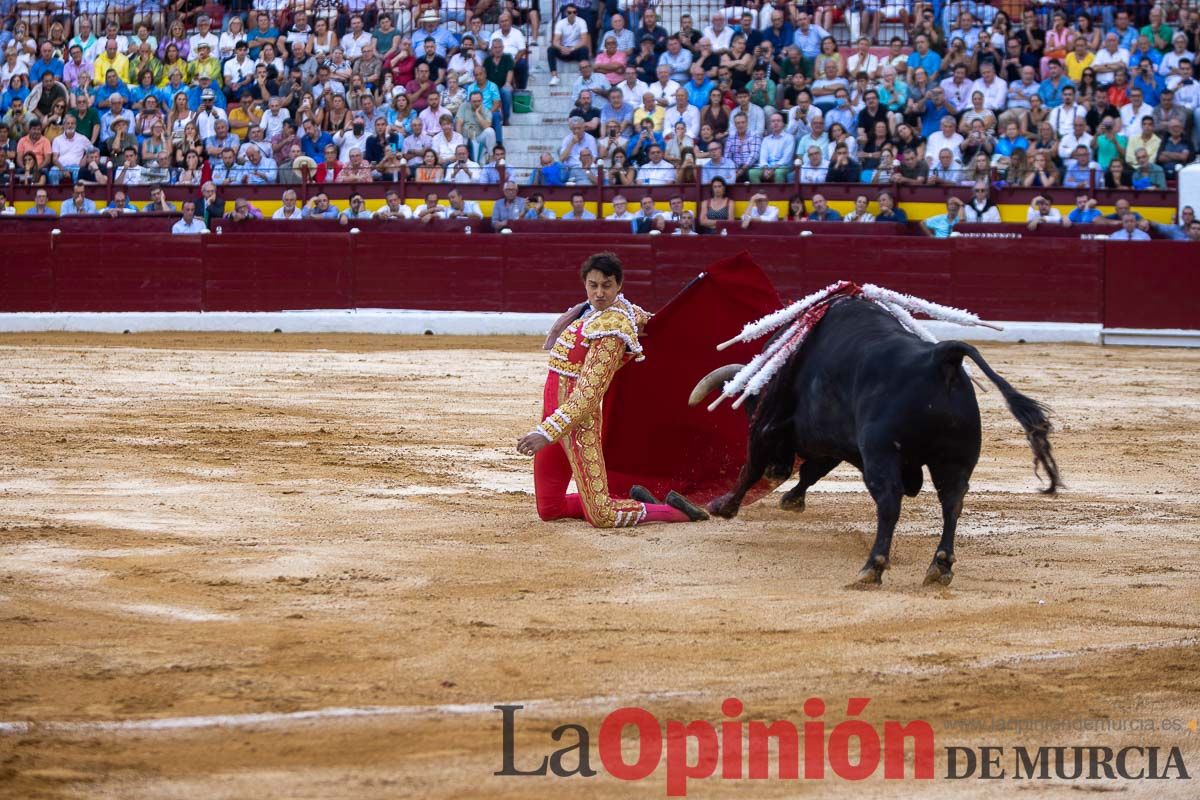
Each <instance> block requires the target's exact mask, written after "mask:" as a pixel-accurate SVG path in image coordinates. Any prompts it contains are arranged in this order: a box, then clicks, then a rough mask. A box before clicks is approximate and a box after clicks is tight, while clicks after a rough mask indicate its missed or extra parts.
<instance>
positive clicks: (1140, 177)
mask: <svg viewBox="0 0 1200 800" xmlns="http://www.w3.org/2000/svg"><path fill="white" fill-rule="evenodd" d="M1134 158H1135V160H1136V162H1137V163H1136V165H1135V166H1134V169H1133V176H1132V178H1131V179H1130V180H1131V183H1132V185H1133V188H1134V189H1166V188H1167V179H1166V176H1165V174H1164V172H1163V168H1162V167H1160V166H1159V165H1158V164H1156V163H1154V162H1153V161H1151V160H1150V154H1149V153H1148V152H1147V151H1146V149H1145V148H1144V147H1139V148H1138V149H1137V151H1136V152H1135V153H1134Z"/></svg>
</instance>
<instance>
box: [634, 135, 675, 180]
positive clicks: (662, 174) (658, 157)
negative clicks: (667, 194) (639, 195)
mask: <svg viewBox="0 0 1200 800" xmlns="http://www.w3.org/2000/svg"><path fill="white" fill-rule="evenodd" d="M637 182H638V183H642V184H646V185H648V186H665V185H666V184H668V183H674V182H675V167H674V166H672V164H671V162H670V161H667V160H666V159H664V158H663V151H662V148H661V147H659V146H658V145H656V144H652V145H650V160H649V161H647V162H646V163H645V164H643V165H642V166H641V167H639V168H638V171H637Z"/></svg>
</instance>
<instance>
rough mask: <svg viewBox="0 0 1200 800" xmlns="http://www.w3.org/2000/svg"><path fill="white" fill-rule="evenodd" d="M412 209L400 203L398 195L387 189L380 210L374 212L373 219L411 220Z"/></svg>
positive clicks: (393, 190) (394, 191)
mask: <svg viewBox="0 0 1200 800" xmlns="http://www.w3.org/2000/svg"><path fill="white" fill-rule="evenodd" d="M412 215H413V213H412V209H411V208H409V207H408V206H406V205H404V203H402V202H400V193H399V192H397V191H396V190H395V189H389V190H388V193H387V199H386V201H385V202H384V205H383V207H382V208H380V209H379V210H378V211H376V212H375V219H412Z"/></svg>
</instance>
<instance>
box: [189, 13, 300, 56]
mask: <svg viewBox="0 0 1200 800" xmlns="http://www.w3.org/2000/svg"><path fill="white" fill-rule="evenodd" d="M297 16H299V14H297ZM205 44H206V45H208V53H206V54H201V53H200V46H201V45H205ZM220 46H221V39H220V37H219V36H217V34H215V33H214V32H213V30H212V20H211V19H209V18H208V15H207V14H201V15H200V16H198V17H196V32H195V33H194V34H192V36H191V37H190V38H189V39H188V60H189V61H196V60H198V59H200V58H203V57H204V55H211V54H212V53H215V52H217V49H218V48H219V47H220Z"/></svg>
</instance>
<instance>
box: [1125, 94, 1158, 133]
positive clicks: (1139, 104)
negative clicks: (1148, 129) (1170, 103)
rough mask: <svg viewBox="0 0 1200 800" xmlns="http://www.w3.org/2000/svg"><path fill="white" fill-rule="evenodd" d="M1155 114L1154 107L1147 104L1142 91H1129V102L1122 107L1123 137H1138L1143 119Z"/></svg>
mask: <svg viewBox="0 0 1200 800" xmlns="http://www.w3.org/2000/svg"><path fill="white" fill-rule="evenodd" d="M1153 114H1154V106H1152V105H1150V104H1149V103H1146V102H1145V94H1144V93H1143V92H1142V90H1141V89H1138V88H1132V89H1130V90H1129V102H1128V103H1126V104H1125V105H1123V106H1121V135H1122V136H1136V135H1137V134H1138V132H1139V131H1141V129H1142V117H1149V116H1152V115H1153Z"/></svg>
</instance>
